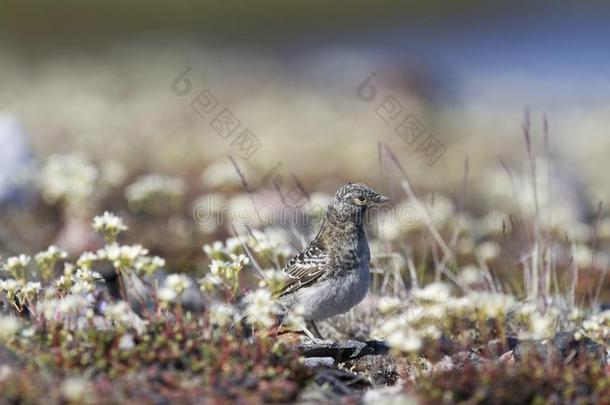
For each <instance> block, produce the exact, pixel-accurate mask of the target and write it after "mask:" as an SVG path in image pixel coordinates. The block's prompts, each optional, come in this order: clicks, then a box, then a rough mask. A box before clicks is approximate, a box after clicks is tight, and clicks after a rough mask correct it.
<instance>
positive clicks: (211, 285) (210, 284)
mask: <svg viewBox="0 0 610 405" xmlns="http://www.w3.org/2000/svg"><path fill="white" fill-rule="evenodd" d="M222 285H223V281H222V278H221V277H219V276H216V275H214V274H211V273H208V274H206V275H205V276H204V277H203V278H202V279H200V280H199V289H200V290H201V291H202V292H213V291H216V290H217V289H218V288H219V287H220V286H222Z"/></svg>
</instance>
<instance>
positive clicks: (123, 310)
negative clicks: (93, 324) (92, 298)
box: [104, 301, 148, 333]
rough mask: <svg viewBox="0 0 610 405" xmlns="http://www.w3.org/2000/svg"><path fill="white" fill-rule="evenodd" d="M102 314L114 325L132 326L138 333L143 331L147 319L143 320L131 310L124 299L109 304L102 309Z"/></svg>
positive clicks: (127, 327)
mask: <svg viewBox="0 0 610 405" xmlns="http://www.w3.org/2000/svg"><path fill="white" fill-rule="evenodd" d="M104 316H105V317H106V319H107V320H108V321H110V322H112V323H113V324H114V325H115V326H118V327H122V328H125V329H129V328H134V329H135V330H136V331H137V332H138V333H142V332H144V330H145V328H146V325H148V321H146V320H143V319H142V318H140V317H139V316H138V314H136V313H135V312H133V310H132V309H131V307H130V306H129V304H128V303H127V302H125V301H118V302H116V303H112V304H109V305H108V306H107V307H106V308H105V310H104Z"/></svg>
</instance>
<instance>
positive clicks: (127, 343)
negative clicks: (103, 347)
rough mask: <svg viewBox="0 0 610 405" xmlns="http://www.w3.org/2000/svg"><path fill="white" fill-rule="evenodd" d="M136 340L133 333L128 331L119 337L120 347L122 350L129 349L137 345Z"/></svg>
mask: <svg viewBox="0 0 610 405" xmlns="http://www.w3.org/2000/svg"><path fill="white" fill-rule="evenodd" d="M135 345H136V344H135V342H134V341H133V335H132V334H130V333H126V334H124V335H123V336H121V339H119V349H121V350H129V349H131V348H133V347H134V346H135Z"/></svg>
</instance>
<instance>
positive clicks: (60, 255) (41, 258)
mask: <svg viewBox="0 0 610 405" xmlns="http://www.w3.org/2000/svg"><path fill="white" fill-rule="evenodd" d="M66 257H68V253H66V252H65V251H63V250H61V249H58V248H57V247H56V246H54V245H51V246H49V247H48V248H47V250H45V251H44V252H39V253H37V254H36V256H34V259H35V260H36V264H37V265H38V267H40V268H41V269H45V268H50V267H52V266H53V265H54V264H55V262H57V261H58V260H60V259H65V258H66ZM50 270H52V269H50Z"/></svg>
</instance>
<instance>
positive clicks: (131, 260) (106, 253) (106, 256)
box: [97, 243, 148, 269]
mask: <svg viewBox="0 0 610 405" xmlns="http://www.w3.org/2000/svg"><path fill="white" fill-rule="evenodd" d="M147 254H148V250H147V249H144V248H143V247H142V246H141V245H132V246H129V245H121V246H119V245H117V244H116V243H112V244H109V245H106V246H105V247H104V248H103V249H99V250H98V251H97V257H98V258H99V259H101V260H108V261H110V262H112V264H113V266H114V267H116V268H126V269H132V268H135V267H136V265H137V261H138V260H140V259H141V258H142V257H144V256H146V255H147Z"/></svg>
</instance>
